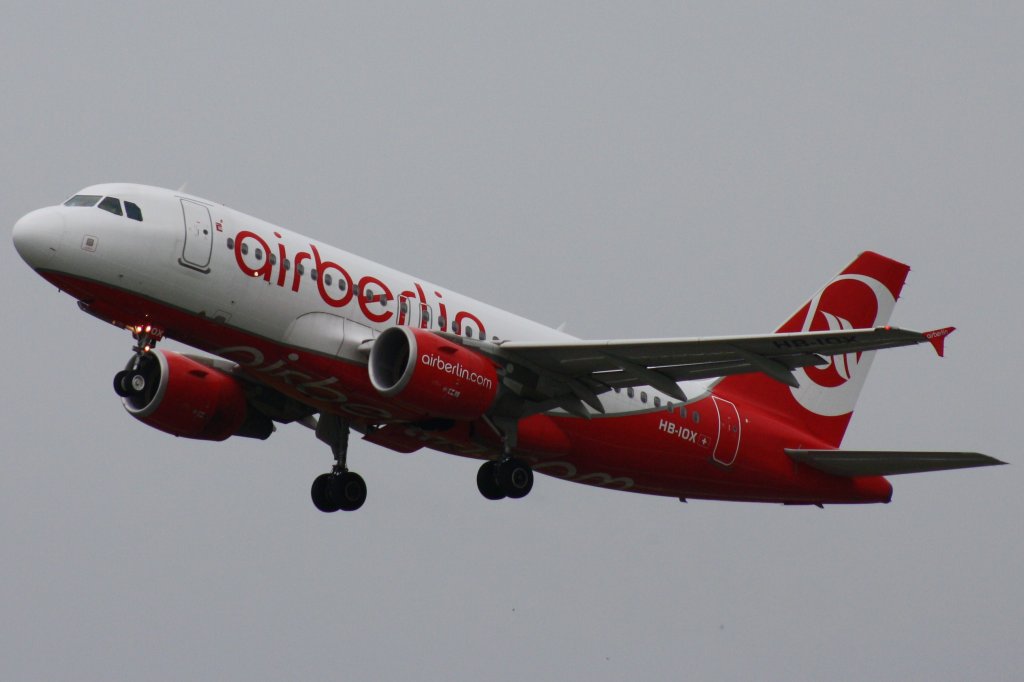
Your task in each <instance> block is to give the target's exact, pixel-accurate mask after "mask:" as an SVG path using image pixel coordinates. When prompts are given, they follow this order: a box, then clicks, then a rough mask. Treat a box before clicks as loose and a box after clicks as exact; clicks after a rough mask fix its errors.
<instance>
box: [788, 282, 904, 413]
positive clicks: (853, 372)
mask: <svg viewBox="0 0 1024 682" xmlns="http://www.w3.org/2000/svg"><path fill="white" fill-rule="evenodd" d="M895 305H896V299H895V298H893V295H892V292H890V291H889V289H888V288H886V286H885V285H884V284H882V283H881V282H879V281H878V280H877V279H875V278H873V277H868V276H867V275H861V274H852V273H851V274H846V275H840V276H839V277H837V278H836V279H834V280H832V282H831V283H830V284H829V285H828V286H827V287H825V288H824V289H823V290H822V291H821V293H820V294H818V295H817V296H815V297H814V298H812V299H811V301H810V302H809V303H808V304H807V313H806V316H805V317H804V321H803V324H802V325H801V328H800V329H796V330H792V331H803V332H809V331H838V332H841V331H844V330H849V329H873V328H875V327H877V326H878V325H880V324H885V322H886V321H887V320H888V319H889V315H890V314H892V309H893V307H894V306H895ZM824 357H825V360H826V364H823V365H817V366H811V367H804V368H802V369H797V370H794V375H795V376H796V378H797V381H799V382H800V387H799V388H794V389H791V390H792V392H793V397H794V398H796V401H797V402H798V403H800V404H801V405H802V406H803V407H804V408H806V409H807V410H809V411H811V412H813V413H814V414H818V415H822V416H831V417H834V416H839V415H843V414H849V413H850V412H852V411H853V408H854V405H855V404H856V402H857V396H858V394H859V393H860V388H861V386H862V385H863V383H864V376H865V374H866V373H867V369H868V367H869V366H870V364H871V357H872V355H871V354H870V353H867V354H866V353H846V354H843V355H828V356H824Z"/></svg>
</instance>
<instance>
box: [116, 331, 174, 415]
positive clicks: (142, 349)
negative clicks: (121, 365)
mask: <svg viewBox="0 0 1024 682" xmlns="http://www.w3.org/2000/svg"><path fill="white" fill-rule="evenodd" d="M130 329H131V331H132V337H133V338H134V339H135V346H134V348H132V350H133V351H135V357H134V358H132V362H131V365H130V366H129V367H128V368H127V369H123V370H121V371H120V372H118V373H117V374H115V375H114V393H116V394H117V395H119V396H121V397H122V398H130V397H131V396H139V395H142V394H143V393H145V392H146V389H147V388H148V386H149V384H150V383H151V381H150V380H151V378H152V377H151V376H150V374H151V373H150V372H148V371H146V370H147V368H146V367H145V365H144V363H143V359H144V358H145V356H146V353H148V352H149V351H150V350H152V349H153V346H155V345H156V343H157V341H159V340H160V339H162V338H163V330H161V329H159V328H157V327H154V326H153V325H149V324H147V325H138V326H136V327H130Z"/></svg>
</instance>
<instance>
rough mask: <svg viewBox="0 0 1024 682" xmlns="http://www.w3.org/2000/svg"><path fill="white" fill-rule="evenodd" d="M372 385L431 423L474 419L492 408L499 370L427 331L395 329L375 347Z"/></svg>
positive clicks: (380, 338) (372, 352)
mask: <svg viewBox="0 0 1024 682" xmlns="http://www.w3.org/2000/svg"><path fill="white" fill-rule="evenodd" d="M370 383H372V384H373V387H374V388H375V389H377V391H378V392H380V394H381V395H383V396H385V397H388V398H394V399H395V400H396V401H397V402H399V403H402V404H404V405H406V406H408V407H410V408H413V409H416V410H419V411H421V412H423V413H424V414H428V415H430V416H432V417H442V418H445V419H476V418H477V417H479V416H480V415H482V414H483V413H484V412H486V411H487V409H488V408H489V407H490V406H491V405H492V404H493V403H494V398H495V396H496V395H497V394H498V370H497V368H496V367H495V365H494V363H493V362H491V361H490V360H489V359H488V358H486V357H485V356H483V355H480V354H479V353H477V352H475V351H472V350H470V349H468V348H464V347H463V346H460V345H458V344H454V343H452V342H450V341H447V340H445V339H444V338H443V337H440V336H438V335H437V334H434V333H432V332H429V331H427V330H425V329H410V328H409V327H391V328H390V329H387V330H385V331H384V332H383V333H382V334H381V335H380V336H379V337H377V340H376V341H374V342H373V348H372V349H371V350H370Z"/></svg>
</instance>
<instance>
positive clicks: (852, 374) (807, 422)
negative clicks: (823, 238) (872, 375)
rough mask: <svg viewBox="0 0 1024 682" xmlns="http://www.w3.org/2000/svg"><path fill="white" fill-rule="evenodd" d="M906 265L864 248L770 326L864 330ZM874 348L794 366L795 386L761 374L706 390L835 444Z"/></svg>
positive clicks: (896, 289) (886, 306) (886, 307)
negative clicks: (782, 320)
mask: <svg viewBox="0 0 1024 682" xmlns="http://www.w3.org/2000/svg"><path fill="white" fill-rule="evenodd" d="M908 272H910V268H909V267H908V266H906V265H904V264H903V263H899V262H897V261H894V260H891V259H889V258H886V257H885V256H881V255H879V254H877V253H872V252H870V251H866V252H864V253H862V254H860V255H859V256H857V258H856V259H855V260H854V261H853V262H852V263H850V264H849V265H848V266H846V268H844V269H843V271H842V272H840V273H839V274H838V275H836V276H835V277H834V278H833V279H832V280H831V281H830V282H829V283H828V284H826V285H825V286H824V287H823V288H822V289H821V290H820V291H818V293H816V294H815V295H814V296H812V297H811V299H810V300H809V301H807V302H806V303H805V304H804V305H803V306H802V307H801V308H800V309H799V310H798V311H797V312H796V313H795V314H794V315H793V316H792V317H790V318H789V319H788V320H786V322H785V323H783V324H782V326H780V327H779V328H778V329H777V330H775V331H776V333H784V332H806V331H829V330H842V329H869V328H874V327H881V326H885V325H886V324H887V323H888V322H889V316H890V315H891V314H892V310H893V307H894V306H895V305H896V300H897V299H898V298H899V295H900V291H901V290H902V289H903V283H904V282H905V281H906V278H907V273H908ZM873 358H874V351H869V352H865V353H849V354H846V355H835V356H831V357H827V358H826V360H827V361H828V364H825V365H818V366H814V367H806V368H802V369H797V370H795V371H794V375H795V376H796V378H797V380H798V381H799V382H800V387H799V388H791V387H789V386H786V385H784V384H781V383H779V382H778V381H775V380H773V379H771V378H769V377H767V376H765V375H763V374H742V375H737V376H732V377H726V378H725V379H723V380H722V381H720V382H719V383H718V384H716V385H715V387H714V388H713V389H712V392H713V393H714V394H715V395H719V396H723V397H726V398H728V399H729V400H732V401H734V402H736V403H738V404H744V403H755V404H758V405H759V406H760V407H761V408H763V409H765V410H769V411H772V412H775V413H777V414H780V416H782V417H783V418H785V419H786V420H787V421H790V422H792V423H793V425H794V426H796V427H798V428H800V429H801V430H804V431H806V432H808V433H809V434H811V435H813V436H814V437H815V438H817V439H818V440H819V441H821V442H822V443H823V444H826V445H829V446H831V447H839V444H840V443H841V442H842V439H843V434H845V433H846V427H847V426H848V425H849V423H850V418H851V417H852V416H853V408H854V406H855V405H856V402H857V397H858V396H859V395H860V389H861V387H862V386H863V385H864V379H865V378H866V377H867V373H868V370H869V369H870V368H871V361H872V359H873Z"/></svg>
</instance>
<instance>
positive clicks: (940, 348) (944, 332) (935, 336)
mask: <svg viewBox="0 0 1024 682" xmlns="http://www.w3.org/2000/svg"><path fill="white" fill-rule="evenodd" d="M954 331H956V327H945V328H943V329H935V330H932V331H930V332H925V333H924V338H926V339H928V343H930V344H932V348H934V349H935V352H936V353H938V354H939V357H940V358H941V357H943V356H944V355H945V353H946V337H947V336H949V335H950V334H952V333H953V332H954Z"/></svg>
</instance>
